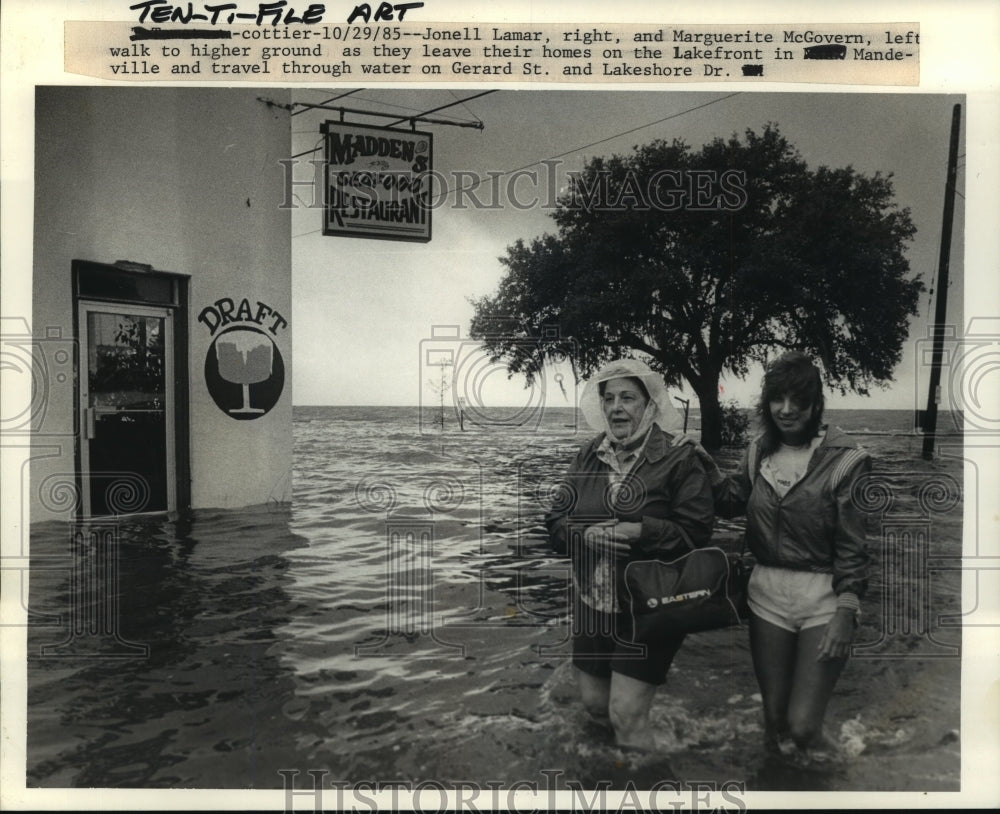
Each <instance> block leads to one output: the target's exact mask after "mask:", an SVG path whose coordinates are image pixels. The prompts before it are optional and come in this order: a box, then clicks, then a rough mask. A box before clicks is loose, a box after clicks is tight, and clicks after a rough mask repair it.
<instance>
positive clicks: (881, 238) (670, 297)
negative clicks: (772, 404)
mask: <svg viewBox="0 0 1000 814" xmlns="http://www.w3.org/2000/svg"><path fill="white" fill-rule="evenodd" d="M891 178H892V176H891V174H890V175H882V174H881V173H878V172H876V173H875V174H874V175H871V176H866V175H863V174H861V173H859V172H857V171H855V170H854V169H853V168H852V167H845V168H842V169H830V168H828V167H825V166H821V167H819V168H817V169H815V170H813V169H810V168H809V167H808V166H807V165H806V163H805V161H803V160H802V158H801V156H800V155H799V153H798V152H797V151H796V150H795V148H794V147H792V146H791V145H790V144H789V143H788V141H787V140H786V139H785V138H784V137H783V136H782V135H781V134H780V133H779V131H778V129H777V127H776V126H773V125H770V126H768V127H766V128H765V129H764V131H763V132H762V133H759V134H758V133H755V132H753V131H752V130H747V131H746V133H745V134H744V137H743V139H742V140H741V139H740V138H739V137H738V136H737V135H735V134H734V135H733V136H732V137H731V138H729V139H728V140H727V139H722V138H717V139H715V140H713V141H712V142H711V143H709V144H706V145H705V146H704V147H702V148H701V149H700V150H697V151H694V150H692V149H691V148H690V147H688V146H687V145H686V144H684V143H683V142H681V141H676V140H675V141H673V142H671V143H668V142H666V141H662V140H659V141H654V142H652V143H650V144H647V145H645V146H642V147H636V148H635V149H634V151H633V152H632V153H631V154H628V155H624V156H620V155H614V156H611V157H610V158H594V159H592V160H591V161H590V162H589V163H588V164H587V165H586V167H585V168H584V169H583V171H582V172H580V173H577V174H575V175H573V176H572V178H571V184H570V187H569V189H568V191H567V193H566V194H564V195H563V196H561V197H560V199H559V201H558V205H557V207H556V208H555V210H554V211H553V213H552V217H553V218H554V220H555V222H556V224H557V226H558V230H557V234H555V235H552V234H545V235H543V236H541V237H538V238H535V239H533V240H531V241H530V243H526V242H525V241H523V240H518V241H517V242H516V243H515V244H514V245H513V246H511V247H509V248H508V250H507V255H506V256H505V257H501V258H500V262H501V263H503V265H505V266H506V267H507V271H506V274H505V275H504V277H503V279H502V280H501V282H500V286H499V289H498V291H497V292H496V294H495V295H493V296H486V297H483V298H481V299H476V300H473V301H472V304H473V306H474V307H475V315H474V317H473V320H472V329H471V335H472V336H473V338H476V339H479V340H481V341H482V342H483V345H484V347H485V348H486V349H487V350H488V351H489V352H490V353H491V355H492V356H493V358H494V361H500V360H503V361H504V362H505V363H506V365H507V367H508V370H509V371H510V372H511V373H524V374H526V375H527V376H528V378H529V381H530V380H531V378H532V377H533V376H535V375H538V374H539V372H540V371H541V370H542V366H543V365H544V363H545V361H546V359H547V358H550V357H551V356H552V355H553V354H556V353H569V354H570V355H571V357H572V359H573V362H574V364H575V369H576V371H577V373H578V374H579V375H581V376H586V375H587V374H588V373H590V372H591V371H593V370H594V369H595V368H596V367H598V366H600V365H601V364H602V363H604V362H606V361H608V360H610V359H613V358H617V357H620V356H636V357H641V358H645V359H646V360H647V361H649V363H650V365H651V366H652V367H653V368H654V369H656V370H658V371H660V372H661V373H662V374H663V376H664V379H665V380H666V382H667V384H668V385H678V384H680V382H681V381H682V380H684V381H687V382H688V384H690V386H691V387H692V388H693V390H694V392H695V393H696V394H697V396H698V400H699V404H700V407H701V417H702V441H703V443H704V444H705V445H706V446H708V447H709V448H714V447H717V446H718V445H719V440H720V429H721V410H720V405H719V379H720V376H721V374H722V373H723V372H724V371H725V372H727V373H729V374H731V375H735V376H737V377H740V378H742V377H745V376H746V374H747V372H748V371H749V367H750V364H751V363H752V362H761V363H766V362H767V360H768V359H769V358H770V357H772V356H773V355H774V354H775V353H777V352H780V351H783V350H785V349H791V348H795V349H799V350H803V351H805V352H807V353H811V354H812V355H814V356H815V357H817V358H818V359H820V360H822V363H823V367H824V372H825V375H826V378H827V383H828V384H829V385H832V386H835V387H837V388H838V389H840V390H841V392H846V390H847V389H851V390H854V391H856V392H859V393H867V392H868V390H869V388H870V387H871V386H872V385H873V384H877V385H884V384H886V383H887V382H889V381H891V379H892V371H893V368H894V367H895V366H896V364H897V363H898V362H899V359H900V355H901V351H902V345H903V341H904V339H905V338H906V334H907V325H908V321H909V317H910V316H911V315H912V314H915V313H916V307H917V302H918V298H919V296H920V292H921V291H922V290H923V288H924V287H923V284H922V282H921V281H920V279H919V276H916V277H914V276H912V275H911V274H910V269H909V264H908V262H907V259H906V256H905V254H904V248H905V245H906V243H907V242H908V241H909V240H910V239H911V238H912V236H913V234H914V232H915V228H914V226H913V223H912V221H911V219H910V214H909V210H908V209H900V208H899V207H898V206H897V205H896V203H895V201H894V198H893V188H892V182H891ZM525 340H528V341H525Z"/></svg>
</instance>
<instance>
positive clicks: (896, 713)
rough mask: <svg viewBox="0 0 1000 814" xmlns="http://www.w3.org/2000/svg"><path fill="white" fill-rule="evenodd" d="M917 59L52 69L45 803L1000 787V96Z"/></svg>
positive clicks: (33, 320)
mask: <svg viewBox="0 0 1000 814" xmlns="http://www.w3.org/2000/svg"><path fill="white" fill-rule="evenodd" d="M43 5H44V4H43ZM154 5H155V4H154ZM584 5H585V6H586V4H584ZM961 5H962V7H963V13H964V14H965V17H964V18H963V19H969V17H968V14H969V9H970V8H971V7H973V6H975V4H974V3H968V4H961ZM587 10H588V13H590V14H597V13H598V12H596V11H594V10H593V9H587ZM127 11H128V9H127V4H126V6H123V8H122V10H121V12H122V13H125V12H127ZM435 11H437V9H435ZM519 11H520V12H524V13H526V11H525V9H519ZM369 12H371V9H369ZM129 13H133V12H129ZM289 13H291V12H289ZM345 13H346V12H345ZM356 13H360V12H357V10H356ZM386 13H388V12H386ZM397 13H398V12H397ZM408 13H409V14H412V15H418V14H419V13H420V10H419V9H416V8H415V9H414V10H411V11H409V12H408ZM900 15H901V11H900V9H899V8H898V7H893V9H892V13H891V14H887V17H886V19H890V18H891V19H892V20H893V21H896V22H894V26H895V28H899V29H900V30H902V28H903V26H902V24H900V23H898V21H900V20H902V19H903V17H902V16H900ZM995 16H996V15H995V14H993V19H994V20H995ZM121 17H122V15H121V14H118V15H117V16H116V17H114V19H120V18H121ZM571 17H572V12H571V11H570V10H567V12H566V14H565V15H564V18H565V19H566V20H568V19H570V18H571ZM615 17H616V19H621V20H625V19H628V15H627V13H626V10H622V9H620V10H618V11H617V12H615ZM585 18H586V19H587V22H588V23H589V22H591V21H592V20H591V19H590V18H589V17H586V15H585ZM8 19H10V18H9V17H8ZM67 19H72V18H67ZM76 19H81V18H76ZM410 19H412V18H409V17H408V18H407V20H410ZM423 19H425V20H440V19H442V18H441V17H437V16H433V15H430V14H429V13H428V14H427V15H426V16H425V17H424V18H423ZM454 19H458V18H457V17H456V18H454ZM483 19H486V20H488V19H489V17H488V15H487V16H485V17H483ZM553 19H561V18H560V15H558V14H554V13H553ZM597 19H599V18H598V17H594V18H593V20H597ZM643 19H644V20H645V18H643ZM791 19H792V18H791V17H789V20H791ZM907 19H909V18H907ZM935 19H936V21H938V22H940V18H935ZM24 20H25V16H24V14H23V13H22V14H20V15H19V16H18V21H19V23H20V24H21V25H23V24H24ZM477 21H478V18H477V19H474V20H473V22H477ZM864 21H865V22H877V21H878V19H877V16H876V17H872V16H871V15H869V16H868V17H866V18H865V20H864ZM505 22H510V20H505ZM737 22H741V21H737ZM796 22H798V21H796ZM414 25H417V24H414ZM942 25H943V24H942ZM833 27H835V26H833V25H832V24H831V28H833ZM841 27H842V26H841ZM417 28H420V26H419V25H417ZM428 30H429V29H428ZM597 30H598V29H597V28H596V27H595V28H594V31H597ZM665 30H669V29H665ZM931 30H933V29H932V27H930V26H928V27H926V28H925V29H922V30H921V33H922V35H923V36H924V40H925V42H926V41H927V38H928V31H931ZM4 36H5V41H6V40H8V38H9V34H8V30H7V24H6V23H5V31H4ZM893 36H897V35H895V34H894V35H893ZM898 36H900V37H902V38H905V34H901V35H898ZM164 42H166V40H164ZM156 47H157V48H159V47H161V46H156ZM205 47H206V48H207V47H208V46H205ZM440 47H455V48H457V46H454V45H452V46H449V44H448V43H443V44H441V45H440ZM517 47H518V48H522V47H525V46H523V45H518V46H517ZM164 48H166V46H164ZM800 50H801V48H800ZM164 53H166V50H164ZM387 53H388V52H387ZM134 56H136V55H135V54H133V55H132V56H129V57H128V59H130V60H131V59H132V58H133V57H134ZM823 58H829V57H823ZM274 59H278V57H275V58H274ZM990 60H992V62H991V63H989V64H995V54H992V55H990ZM140 61H141V59H140ZM928 62H929V63H930V66H931V68H934V64H933V61H932V60H928ZM275 64H277V63H275ZM921 69H922V71H924V74H922V76H921V83H920V86H919V87H891V86H886V87H868V88H862V87H858V86H852V85H846V84H845V85H842V86H835V85H822V86H819V85H809V84H799V85H794V84H791V83H783V84H781V86H780V87H776V86H774V85H771V86H768V85H767V84H765V83H761V84H756V85H753V86H752V87H751V86H750V85H741V84H738V83H735V82H725V83H719V84H718V85H709V84H707V83H694V84H692V85H691V86H683V85H682V84H680V83H674V84H670V83H667V82H660V83H653V84H649V85H638V84H629V85H626V86H622V87H618V86H612V85H610V84H607V83H604V84H601V83H598V82H595V83H594V84H593V85H579V86H577V85H574V86H569V85H567V84H562V85H560V84H558V83H555V82H550V83H543V85H542V86H530V85H529V84H527V83H509V84H505V83H503V82H493V83H491V82H490V81H489V77H479V78H476V77H473V78H474V79H477V81H475V82H465V83H463V82H462V81H459V80H456V81H454V82H450V83H449V82H438V83H433V82H419V81H415V82H411V83H407V82H403V81H394V82H373V83H371V84H370V85H364V84H362V83H356V80H358V79H363V78H362V77H361V76H357V75H355V76H353V77H350V78H349V77H346V76H340V77H337V78H335V79H332V80H331V81H325V80H323V79H320V80H319V81H310V82H300V83H297V84H290V83H281V82H260V83H258V82H255V81H253V80H252V79H249V80H248V79H244V80H242V81H239V82H237V81H233V82H230V83H228V84H226V83H223V82H218V81H216V82H209V81H180V82H178V81H175V80H174V81H170V80H168V81H164V82H156V81H153V82H152V83H150V82H148V81H129V80H119V81H108V80H95V79H92V78H88V77H85V76H73V75H70V74H68V73H66V74H63V73H62V66H61V65H59V66H54V67H53V70H52V71H51V72H50V73H49V74H45V75H42V76H41V77H40V78H39V79H32V78H31V77H30V75H29V76H27V77H25V79H24V80H23V81H20V82H19V84H18V86H17V102H18V103H19V109H22V110H23V109H25V108H26V107H27V108H28V109H29V110H30V118H28V119H26V120H23V121H22V122H21V124H20V129H21V130H22V131H23V132H22V133H21V140H22V141H23V142H24V143H23V144H19V145H17V149H16V151H15V150H14V149H12V148H11V147H10V146H9V145H8V146H5V149H4V153H5V155H4V179H3V180H4V188H5V189H4V202H3V203H4V206H3V216H4V224H3V237H4V240H3V246H4V260H3V294H4V297H3V301H4V307H3V325H2V342H3V345H2V361H3V366H2V375H3V389H4V410H3V416H2V419H3V423H2V446H3V453H4V459H3V491H4V495H3V514H4V520H3V557H4V568H3V572H2V573H3V579H4V583H3V593H4V600H3V601H4V619H3V622H4V625H3V635H4V639H3V641H4V648H3V671H4V675H5V677H6V676H8V675H15V676H16V682H17V683H16V686H17V692H16V693H15V691H14V690H13V689H11V686H10V683H9V682H6V681H5V682H4V684H5V685H6V686H5V696H4V718H5V722H4V727H5V735H4V738H5V744H4V752H5V755H4V760H3V764H4V765H3V773H4V778H5V783H6V782H7V781H10V782H11V783H12V785H10V786H9V787H8V788H13V789H17V796H16V797H14V796H12V797H10V798H9V799H10V800H11V805H10V808H11V809H12V810H18V809H29V808H42V807H44V808H89V807H96V806H100V807H108V808H122V807H126V808H150V809H154V808H158V807H163V806H169V807H171V808H194V807H200V808H205V807H213V808H214V807H219V808H231V807H234V806H237V807H240V808H246V809H254V808H259V809H270V810H292V809H299V808H301V809H306V810H314V809H315V810H320V809H322V810H325V809H331V810H367V811H380V810H383V809H390V808H391V809H400V808H411V809H416V810H424V809H432V810H436V811H441V810H446V809H449V810H463V809H464V810H486V809H491V810H547V809H562V810H577V809H580V810H593V809H594V808H595V807H596V808H601V809H608V808H613V809H620V808H621V807H624V806H628V807H629V808H630V809H633V810H636V809H638V810H647V809H648V810H654V811H656V810H677V809H678V808H690V809H697V808H703V807H711V808H718V807H723V808H726V809H727V810H746V809H748V808H753V807H754V806H760V805H769V806H777V807H788V806H794V807H797V808H812V807H826V808H831V807H840V806H845V805H856V804H858V802H857V801H858V800H860V799H864V800H866V803H865V805H873V804H874V805H878V806H880V807H889V808H891V807H902V806H903V805H906V806H909V807H914V808H919V807H926V806H930V805H933V806H935V807H948V806H952V805H957V804H958V801H961V803H962V804H963V805H966V806H972V807H991V806H993V805H995V804H996V803H997V802H998V798H997V790H996V788H995V781H994V780H992V779H991V777H990V775H989V771H990V770H989V769H988V768H987V767H989V766H991V765H993V762H994V759H995V757H996V754H997V751H998V746H1000V745H998V743H997V740H996V732H997V731H1000V695H998V692H997V687H998V686H1000V683H998V676H997V664H996V653H997V641H998V638H997V625H998V624H1000V616H998V615H997V607H996V596H997V593H996V587H997V586H996V573H997V570H996V569H997V556H998V554H1000V552H998V537H997V534H996V530H995V517H993V520H992V521H990V519H989V518H990V517H991V514H990V510H989V508H988V507H989V506H990V505H992V504H991V500H992V499H991V498H990V495H991V494H995V491H993V489H994V487H995V485H996V483H995V475H996V464H997V459H996V455H995V443H996V438H997V431H998V428H1000V418H998V415H997V410H996V403H997V402H996V394H997V382H998V379H997V371H998V370H1000V368H998V366H997V364H996V360H997V355H996V354H997V351H996V348H997V342H998V338H1000V310H998V308H1000V303H998V301H997V299H996V283H995V280H994V279H993V278H995V272H996V260H997V235H996V229H995V225H994V224H993V223H992V222H991V221H993V220H995V211H996V210H995V209H993V210H992V212H993V213H994V214H988V213H987V212H985V211H982V209H983V207H984V206H985V205H989V204H995V203H996V191H995V190H996V186H995V185H994V182H995V181H996V175H997V169H998V150H997V144H996V131H995V129H994V128H993V127H992V125H994V124H996V122H997V120H998V98H997V93H996V88H995V86H993V87H992V89H991V90H988V91H986V92H984V90H983V88H984V87H985V83H980V84H978V85H975V84H974V83H969V84H967V85H963V84H961V83H957V82H951V81H946V80H945V79H941V78H937V79H929V78H928V77H934V76H935V74H934V71H933V70H929V69H928V66H927V65H924V64H922V65H921ZM5 70H6V59H5ZM11 104H12V103H11V101H10V97H9V96H8V101H7V102H5V108H9V107H10V106H11ZM8 113H9V110H8V109H5V111H4V119H5V120H8V122H9V118H10V117H9V115H8ZM5 132H10V130H9V124H8V123H5ZM15 157H16V159H17V162H16V163H15V162H14V158H15ZM9 168H10V169H9ZM15 193H22V194H26V195H27V197H24V198H23V199H17V201H16V203H15V198H14V194H15ZM973 203H975V207H974V206H973V205H972V204H973ZM18 206H19V207H21V208H22V209H26V210H28V213H27V215H25V213H24V212H21V213H17V212H15V211H13V210H12V207H18ZM989 522H993V524H994V525H993V526H990V525H989ZM11 733H13V734H11ZM11 739H13V740H11ZM15 742H16V743H17V747H16V749H15V748H14V747H13V745H12V744H13V743H15ZM139 792H146V793H145V794H143V795H142V796H141V798H136V797H131V796H129V795H130V794H137V793H139ZM858 792H861V793H865V794H863V795H852V794H851V793H858ZM12 794H13V792H12ZM120 795H121V796H120ZM137 799H138V800H139V802H138V803H137V802H136V800H137ZM845 801H853V802H845Z"/></svg>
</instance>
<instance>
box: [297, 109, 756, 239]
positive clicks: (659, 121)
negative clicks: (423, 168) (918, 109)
mask: <svg viewBox="0 0 1000 814" xmlns="http://www.w3.org/2000/svg"><path fill="white" fill-rule="evenodd" d="M492 92H494V91H487V93H492ZM483 95H485V94H484V93H483V94H478V96H483ZM741 95H742V92H740V91H738V92H736V93H729V94H726V95H725V96H720V97H719V98H718V99H712V100H710V101H708V102H705V103H703V104H700V105H695V106H694V107H689V108H686V109H684V110H680V111H678V112H677V113H671V114H670V115H669V116H664V117H663V118H662V119H656V120H655V121H651V122H646V123H645V124H640V125H638V126H636V127H630V128H629V129H628V130H623V131H621V132H619V133H615V134H613V135H610V136H606V137H605V138H600V139H597V140H596V141H592V142H590V143H588V144H584V145H582V146H579V147H574V148H573V149H571V150H566V151H564V152H562V153H559V154H557V155H553V156H549V157H548V158H542V159H538V160H537V161H533V162H531V163H530V164H525V165H524V166H522V167H517V168H516V169H511V170H506V171H505V172H502V173H500V174H499V175H496V176H493V175H491V180H492V179H493V178H494V177H496V178H503V177H504V176H506V175H512V174H513V173H515V172H521V171H522V170H526V169H529V168H531V167H535V166H537V165H539V164H542V163H544V162H546V161H554V160H555V159H557V158H563V157H565V156H567V155H571V154H573V153H577V152H580V151H581V150H586V149H588V148H590V147H596V146H597V145H599V144H605V143H607V142H609V141H613V140H614V139H617V138H621V137H622V136H627V135H629V134H630V133H636V132H638V131H639V130H645V129H646V128H647V127H654V126H655V125H657V124H662V123H663V122H667V121H670V120H671V119H677V118H679V117H681V116H686V115H687V114H689V113H694V112H696V111H698V110H703V109H704V108H706V107H711V106H712V105H715V104H718V103H719V102H724V101H726V100H727V99H732V98H733V97H735V96H741ZM474 98H476V96H470V97H467V98H466V99H464V100H462V101H469V100H470V99H474ZM427 112H428V113H431V112H433V111H427ZM408 118H409V117H408ZM403 121H406V119H404V120H403ZM309 152H315V150H311V151H309ZM300 155H304V153H301V154H300ZM484 180H485V179H482V178H480V179H479V180H477V181H475V182H474V183H473V184H472V185H471V186H468V187H462V188H461V189H460V190H459V191H461V192H471V191H472V190H474V189H476V188H477V187H479V185H480V184H482V183H483V181H484ZM452 191H454V190H452V189H451V188H448V189H445V190H444V191H442V192H441V194H440V195H439V196H438V197H437V200H436V201H435V203H436V202H437V201H440V200H441V199H442V198H443V197H445V196H446V195H448V194H450V193H451V192H452ZM321 231H323V230H322V228H320V229H313V230H312V231H309V232H303V233H302V234H299V235H293V238H295V237H307V236H308V235H312V234H316V233H317V232H321Z"/></svg>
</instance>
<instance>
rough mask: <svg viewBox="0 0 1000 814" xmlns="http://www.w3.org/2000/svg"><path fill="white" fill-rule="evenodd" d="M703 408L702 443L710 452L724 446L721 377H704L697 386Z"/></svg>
mask: <svg viewBox="0 0 1000 814" xmlns="http://www.w3.org/2000/svg"><path fill="white" fill-rule="evenodd" d="M695 392H696V393H697V394H698V406H699V407H700V408H701V445H702V446H703V447H705V449H707V450H709V451H710V452H716V451H718V449H719V448H720V447H721V446H722V407H721V406H720V404H719V379H718V377H715V378H713V379H712V380H711V381H705V380H704V379H703V380H702V381H701V382H699V386H698V387H696V388H695Z"/></svg>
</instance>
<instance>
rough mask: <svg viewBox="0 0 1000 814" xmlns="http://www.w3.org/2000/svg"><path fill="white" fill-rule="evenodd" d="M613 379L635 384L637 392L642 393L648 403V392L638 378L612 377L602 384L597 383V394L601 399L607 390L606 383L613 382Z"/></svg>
mask: <svg viewBox="0 0 1000 814" xmlns="http://www.w3.org/2000/svg"><path fill="white" fill-rule="evenodd" d="M615 379H625V380H626V381H629V382H635V385H636V387H638V388H639V390H640V391H641V392H642V395H643V396H645V398H646V401H649V391H648V390H647V389H646V385H645V384H643V383H642V379H640V378H639V377H638V376H612V377H611V378H610V379H605V380H604V381H603V382H598V383H597V394H598V395H599V396H600V397H601V398H604V391H605V390H606V389H607V385H608V382H610V381H614V380H615Z"/></svg>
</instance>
